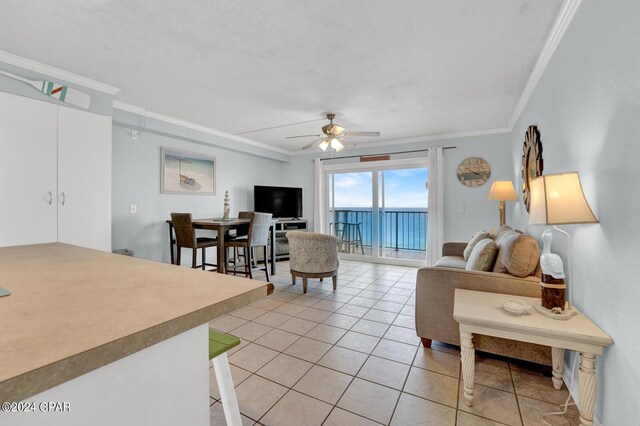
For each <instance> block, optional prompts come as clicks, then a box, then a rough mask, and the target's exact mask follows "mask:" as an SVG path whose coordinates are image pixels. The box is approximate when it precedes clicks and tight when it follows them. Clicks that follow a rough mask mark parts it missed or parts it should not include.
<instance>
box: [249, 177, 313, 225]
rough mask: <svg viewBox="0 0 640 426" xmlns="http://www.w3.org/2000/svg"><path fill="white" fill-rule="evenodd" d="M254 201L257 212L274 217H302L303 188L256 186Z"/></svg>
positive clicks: (254, 188)
mask: <svg viewBox="0 0 640 426" xmlns="http://www.w3.org/2000/svg"><path fill="white" fill-rule="evenodd" d="M253 201H254V204H253V206H254V210H255V211H257V212H261V213H272V214H273V217H287V218H296V219H300V218H301V217H302V188H289V187H286V186H259V185H256V186H254V187H253Z"/></svg>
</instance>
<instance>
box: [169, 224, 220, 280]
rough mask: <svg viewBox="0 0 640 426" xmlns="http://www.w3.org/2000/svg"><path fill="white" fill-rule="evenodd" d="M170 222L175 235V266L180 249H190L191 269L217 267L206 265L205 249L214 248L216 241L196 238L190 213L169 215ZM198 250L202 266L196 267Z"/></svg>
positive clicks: (179, 255)
mask: <svg viewBox="0 0 640 426" xmlns="http://www.w3.org/2000/svg"><path fill="white" fill-rule="evenodd" d="M171 222H172V224H173V229H174V232H175V235H176V247H177V249H176V265H180V260H181V252H182V248H190V249H191V250H192V255H191V267H192V268H200V267H202V269H203V270H204V267H205V266H217V265H215V264H213V263H207V253H206V250H207V247H215V246H216V244H217V242H218V241H217V240H216V239H215V238H209V237H196V230H195V229H194V228H193V220H192V219H191V213H171ZM198 249H201V250H202V265H196V257H197V252H198Z"/></svg>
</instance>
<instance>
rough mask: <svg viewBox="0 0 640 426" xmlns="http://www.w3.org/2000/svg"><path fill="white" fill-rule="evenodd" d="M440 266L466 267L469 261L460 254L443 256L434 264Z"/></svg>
mask: <svg viewBox="0 0 640 426" xmlns="http://www.w3.org/2000/svg"><path fill="white" fill-rule="evenodd" d="M433 266H437V267H439V268H456V269H465V268H466V267H467V262H466V261H465V260H464V259H463V258H462V257H460V256H442V257H441V258H440V259H438V260H437V261H436V263H434V264H433Z"/></svg>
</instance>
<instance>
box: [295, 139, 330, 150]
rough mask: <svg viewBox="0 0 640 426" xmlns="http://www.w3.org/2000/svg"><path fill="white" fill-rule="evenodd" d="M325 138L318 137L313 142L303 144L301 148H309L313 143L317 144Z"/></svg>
mask: <svg viewBox="0 0 640 426" xmlns="http://www.w3.org/2000/svg"><path fill="white" fill-rule="evenodd" d="M323 139H324V138H320V139H317V140H315V141H313V142H311V143H310V144H307V145H305V146H303V147H302V148H300V150H305V149H309V148H311V147H313V145H315V144H317V143H318V142H320V141H321V140H323Z"/></svg>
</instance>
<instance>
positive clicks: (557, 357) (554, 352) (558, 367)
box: [551, 348, 564, 390]
mask: <svg viewBox="0 0 640 426" xmlns="http://www.w3.org/2000/svg"><path fill="white" fill-rule="evenodd" d="M551 363H552V364H553V377H552V378H551V381H552V382H553V387H554V388H555V389H558V390H560V389H562V372H563V371H564V349H563V348H551Z"/></svg>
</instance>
